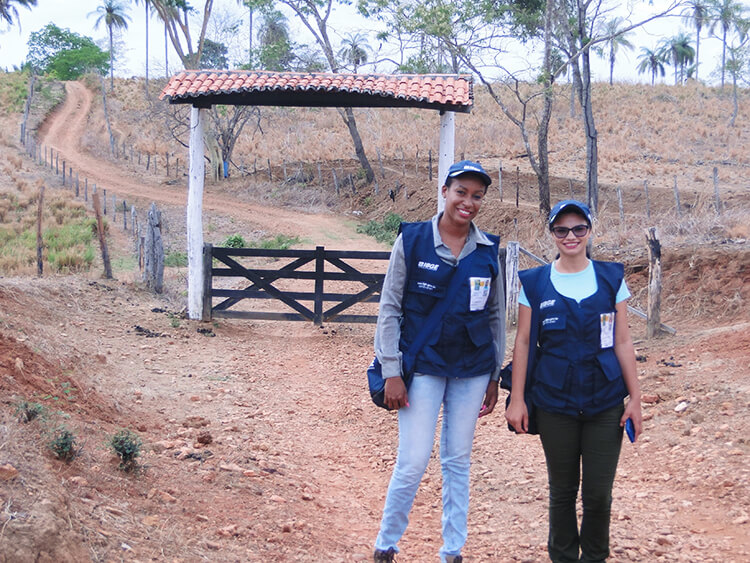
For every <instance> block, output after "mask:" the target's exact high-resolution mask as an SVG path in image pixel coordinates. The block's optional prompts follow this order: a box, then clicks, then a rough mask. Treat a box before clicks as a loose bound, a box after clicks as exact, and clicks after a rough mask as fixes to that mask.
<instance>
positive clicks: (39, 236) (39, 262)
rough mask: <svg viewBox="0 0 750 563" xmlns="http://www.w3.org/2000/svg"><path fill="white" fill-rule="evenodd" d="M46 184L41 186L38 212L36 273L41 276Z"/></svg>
mask: <svg viewBox="0 0 750 563" xmlns="http://www.w3.org/2000/svg"><path fill="white" fill-rule="evenodd" d="M43 202H44V184H42V185H41V186H39V207H38V208H37V212H36V273H37V275H38V276H39V277H40V278H41V277H42V274H43V272H44V266H43V264H42V251H43V249H44V239H43V237H42V209H43V207H44V203H43Z"/></svg>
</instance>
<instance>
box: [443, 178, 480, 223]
mask: <svg viewBox="0 0 750 563" xmlns="http://www.w3.org/2000/svg"><path fill="white" fill-rule="evenodd" d="M486 192H487V186H485V185H484V182H482V181H481V180H480V179H479V178H478V177H477V176H474V175H473V174H463V175H461V176H458V177H456V178H451V183H450V186H443V197H444V198H445V210H444V211H443V218H444V219H446V220H448V221H450V222H451V223H453V224H454V225H456V226H461V227H463V226H466V227H468V225H469V223H471V221H472V220H473V219H474V217H476V215H477V213H479V208H480V207H482V201H483V200H484V196H485V193H486Z"/></svg>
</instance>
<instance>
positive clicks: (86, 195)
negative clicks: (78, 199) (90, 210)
mask: <svg viewBox="0 0 750 563" xmlns="http://www.w3.org/2000/svg"><path fill="white" fill-rule="evenodd" d="M83 201H85V202H87V203H88V201H89V179H88V178H84V179H83Z"/></svg>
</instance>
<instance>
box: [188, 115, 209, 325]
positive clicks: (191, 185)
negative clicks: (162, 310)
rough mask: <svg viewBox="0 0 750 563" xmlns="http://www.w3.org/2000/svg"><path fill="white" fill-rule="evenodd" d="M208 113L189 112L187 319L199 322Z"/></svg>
mask: <svg viewBox="0 0 750 563" xmlns="http://www.w3.org/2000/svg"><path fill="white" fill-rule="evenodd" d="M204 116H205V110H203V109H201V108H198V107H196V106H193V107H192V108H191V110H190V173H189V179H188V205H187V243H188V269H189V272H188V316H189V317H190V318H191V319H193V320H198V319H200V318H201V317H202V315H203V311H202V308H203V181H204V180H203V178H204V176H205V172H206V166H205V163H204V158H203V155H204V152H205V147H204V144H203V119H204Z"/></svg>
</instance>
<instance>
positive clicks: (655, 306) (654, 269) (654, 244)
mask: <svg viewBox="0 0 750 563" xmlns="http://www.w3.org/2000/svg"><path fill="white" fill-rule="evenodd" d="M646 245H647V246H648V260H649V262H648V310H647V316H646V319H647V324H646V337H647V338H653V337H654V336H657V335H658V334H659V329H660V327H661V244H660V243H659V239H658V238H657V234H656V227H649V228H648V229H646Z"/></svg>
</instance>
